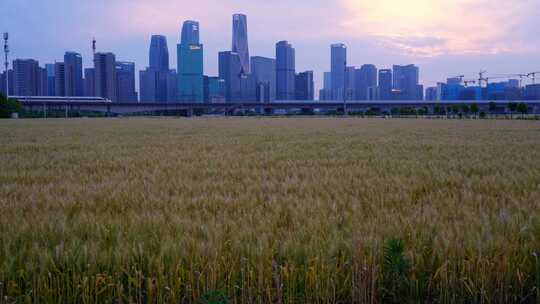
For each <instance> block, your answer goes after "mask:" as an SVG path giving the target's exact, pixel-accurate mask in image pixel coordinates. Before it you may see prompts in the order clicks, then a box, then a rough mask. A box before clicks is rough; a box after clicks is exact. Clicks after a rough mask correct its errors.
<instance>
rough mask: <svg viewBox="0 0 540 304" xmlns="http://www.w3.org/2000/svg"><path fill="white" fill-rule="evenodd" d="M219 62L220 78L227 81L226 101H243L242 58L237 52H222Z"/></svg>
mask: <svg viewBox="0 0 540 304" xmlns="http://www.w3.org/2000/svg"><path fill="white" fill-rule="evenodd" d="M218 61H219V78H221V79H223V80H225V100H227V101H232V102H234V101H241V100H242V92H241V89H242V85H241V83H240V77H241V76H242V65H241V64H240V56H238V53H236V52H220V53H219V60H218Z"/></svg>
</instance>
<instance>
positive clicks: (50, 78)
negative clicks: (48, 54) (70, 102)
mask: <svg viewBox="0 0 540 304" xmlns="http://www.w3.org/2000/svg"><path fill="white" fill-rule="evenodd" d="M45 70H46V71H47V96H56V85H55V74H54V64H53V63H48V64H46V65H45Z"/></svg>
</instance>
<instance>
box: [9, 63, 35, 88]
mask: <svg viewBox="0 0 540 304" xmlns="http://www.w3.org/2000/svg"><path fill="white" fill-rule="evenodd" d="M10 95H11V94H10ZM13 95H15V96H39V95H41V70H40V67H39V62H38V61H36V60H33V59H16V60H13Z"/></svg>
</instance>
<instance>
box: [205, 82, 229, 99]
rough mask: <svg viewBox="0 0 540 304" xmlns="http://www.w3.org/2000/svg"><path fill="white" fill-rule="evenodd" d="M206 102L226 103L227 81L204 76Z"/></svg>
mask: <svg viewBox="0 0 540 304" xmlns="http://www.w3.org/2000/svg"><path fill="white" fill-rule="evenodd" d="M204 102H206V103H216V102H225V80H223V79H221V78H219V77H209V76H204Z"/></svg>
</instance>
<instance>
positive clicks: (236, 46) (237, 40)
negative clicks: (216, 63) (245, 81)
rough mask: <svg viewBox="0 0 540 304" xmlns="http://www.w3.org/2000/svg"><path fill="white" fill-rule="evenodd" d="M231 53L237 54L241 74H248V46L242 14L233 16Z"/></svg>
mask: <svg viewBox="0 0 540 304" xmlns="http://www.w3.org/2000/svg"><path fill="white" fill-rule="evenodd" d="M231 51H232V52H234V53H237V54H238V57H239V58H240V66H241V68H242V69H241V72H242V73H243V74H249V73H250V72H251V69H250V66H249V45H248V31H247V16H246V15H243V14H234V15H233V28H232V48H231Z"/></svg>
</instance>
